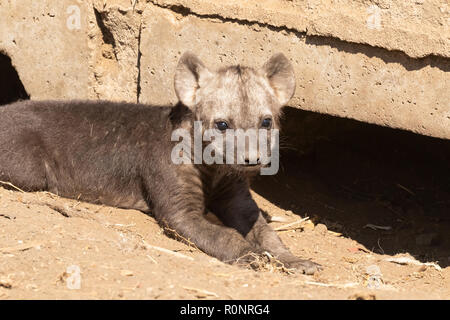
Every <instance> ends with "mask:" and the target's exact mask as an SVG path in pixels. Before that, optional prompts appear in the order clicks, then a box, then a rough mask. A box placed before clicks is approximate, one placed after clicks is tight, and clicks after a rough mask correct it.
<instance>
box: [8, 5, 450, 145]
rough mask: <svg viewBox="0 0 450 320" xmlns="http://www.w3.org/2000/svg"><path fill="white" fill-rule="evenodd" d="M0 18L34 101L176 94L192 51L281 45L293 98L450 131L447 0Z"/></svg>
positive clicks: (88, 10) (248, 59) (15, 9)
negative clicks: (179, 69)
mask: <svg viewBox="0 0 450 320" xmlns="http://www.w3.org/2000/svg"><path fill="white" fill-rule="evenodd" d="M0 17H1V19H0V51H1V52H2V53H3V54H5V55H7V56H8V57H10V58H11V62H12V65H13V66H14V67H15V69H16V70H17V72H18V74H19V76H20V79H21V81H22V83H23V86H24V88H25V89H26V91H27V93H28V94H29V95H30V96H31V98H32V99H47V98H55V99H70V98H89V99H111V100H126V101H135V102H136V101H137V102H144V103H158V104H167V103H173V102H175V100H176V98H175V94H174V91H173V74H174V69H175V65H176V62H177V60H178V58H179V57H180V55H181V54H182V53H183V52H184V51H185V50H190V51H192V52H194V53H196V54H198V55H199V56H200V57H201V58H202V59H203V61H204V62H205V64H207V65H208V66H210V67H211V68H216V67H218V66H220V65H226V64H230V63H243V64H248V65H251V66H255V67H257V66H260V65H262V63H263V62H264V61H266V59H268V58H269V57H270V56H271V55H272V54H273V53H275V52H278V51H282V52H284V53H285V54H286V55H287V56H288V57H289V58H290V60H291V61H292V63H293V65H294V67H295V70H296V75H297V90H296V94H295V97H294V98H293V99H292V100H291V102H290V105H291V106H292V107H296V108H300V109H304V110H311V111H316V112H320V113H327V114H331V115H337V116H341V117H348V118H353V119H357V120H361V121H365V122H369V123H375V124H380V125H383V126H389V127H393V128H402V129H406V130H411V131H413V132H416V133H420V134H425V135H430V136H434V137H440V138H447V139H449V138H450V73H449V72H450V5H449V3H448V1H446V0H429V1H427V0H415V1H393V0H357V1H338V0H335V1H333V0H291V1H288V0H262V1H257V0H253V1H237V0H229V1H223V0H222V1H217V0H192V1H187V0H147V1H143V0H114V1H98V0H89V1H77V0H59V1H56V0H53V1H50V0H46V1H34V2H33V1H31V0H22V1H13V0H9V1H5V0H2V1H0Z"/></svg>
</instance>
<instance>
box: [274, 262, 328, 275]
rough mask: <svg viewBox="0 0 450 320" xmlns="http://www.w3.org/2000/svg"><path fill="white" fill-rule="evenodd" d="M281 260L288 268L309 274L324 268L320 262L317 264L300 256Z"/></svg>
mask: <svg viewBox="0 0 450 320" xmlns="http://www.w3.org/2000/svg"><path fill="white" fill-rule="evenodd" d="M281 262H282V263H283V265H284V266H285V267H286V268H289V269H296V270H297V271H298V272H301V273H304V274H307V275H312V274H314V273H316V271H320V270H322V266H321V265H320V264H317V263H315V262H312V261H310V260H302V259H299V258H295V259H292V258H291V259H288V260H281Z"/></svg>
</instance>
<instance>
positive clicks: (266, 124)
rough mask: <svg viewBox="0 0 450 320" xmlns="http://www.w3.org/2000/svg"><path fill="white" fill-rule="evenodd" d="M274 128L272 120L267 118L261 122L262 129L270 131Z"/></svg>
mask: <svg viewBox="0 0 450 320" xmlns="http://www.w3.org/2000/svg"><path fill="white" fill-rule="evenodd" d="M270 127H272V119H270V118H266V119H264V120H263V121H262V122H261V128H264V129H269V128H270Z"/></svg>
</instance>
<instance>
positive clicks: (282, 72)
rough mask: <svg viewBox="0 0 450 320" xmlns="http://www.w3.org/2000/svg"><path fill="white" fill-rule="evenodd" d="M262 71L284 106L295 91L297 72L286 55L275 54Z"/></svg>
mask: <svg viewBox="0 0 450 320" xmlns="http://www.w3.org/2000/svg"><path fill="white" fill-rule="evenodd" d="M262 72H263V74H264V75H265V76H266V77H267V79H268V80H269V83H270V86H271V87H272V89H273V91H274V92H275V96H276V97H277V98H278V101H279V102H280V104H281V105H282V106H283V105H285V104H286V103H288V101H289V100H290V99H291V98H292V96H293V95H294V92H295V74H294V68H292V65H291V63H290V62H289V60H288V59H287V58H286V57H285V55H284V54H282V53H277V54H275V55H273V56H272V57H271V58H270V59H269V60H268V61H267V62H266V63H265V64H264V66H263V67H262Z"/></svg>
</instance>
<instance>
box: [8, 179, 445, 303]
mask: <svg viewBox="0 0 450 320" xmlns="http://www.w3.org/2000/svg"><path fill="white" fill-rule="evenodd" d="M254 196H255V198H256V199H257V202H258V204H259V205H260V207H261V208H262V209H264V210H265V211H267V212H268V213H269V214H270V215H272V216H276V217H279V218H284V220H285V221H284V222H273V223H272V225H273V227H275V228H279V227H282V226H283V225H286V224H288V223H290V222H295V221H298V220H299V219H300V217H298V216H297V215H295V214H294V213H293V212H292V211H286V210H283V209H281V208H279V207H277V206H275V205H274V204H272V203H271V202H269V201H267V200H266V199H264V198H263V197H261V196H259V195H258V194H256V193H255V194H254ZM55 206H56V207H55ZM52 207H53V208H54V209H52ZM58 207H60V208H64V210H63V211H62V210H60V209H58ZM55 209H56V210H55ZM59 211H61V212H62V213H63V214H64V215H63V214H62V213H61V212H59ZM66 213H69V214H70V216H65V215H66ZM299 226H301V227H299ZM282 230H284V231H279V233H280V236H281V237H282V239H283V240H284V242H285V243H286V244H287V245H288V246H289V247H290V248H291V249H292V251H293V252H294V253H295V254H297V255H299V256H301V257H311V258H313V260H314V261H316V262H318V263H320V264H322V265H323V266H324V269H323V271H321V272H319V273H317V274H315V275H314V276H305V275H300V274H289V272H286V271H283V270H274V269H271V266H270V265H268V266H267V268H266V270H262V271H253V270H248V269H245V268H242V267H238V266H231V265H227V264H224V263H221V262H219V261H218V260H216V259H214V258H211V257H209V256H207V255H205V254H204V253H202V252H200V251H198V250H196V249H195V248H191V247H188V246H186V245H184V244H182V243H180V242H177V241H175V240H172V239H170V238H168V237H166V236H165V235H164V234H163V232H162V230H161V228H160V227H159V226H158V225H157V223H156V222H155V220H154V219H153V218H152V217H150V216H148V215H146V214H143V213H141V212H138V211H133V210H121V209H116V208H110V207H101V206H96V205H92V204H86V203H80V202H77V201H74V200H67V199H63V198H58V197H57V196H54V195H51V194H48V193H33V194H31V193H21V192H18V191H10V190H6V189H3V188H1V189H0V257H1V258H0V298H1V299H24V298H25V299H79V298H82V299H197V298H200V299H205V298H206V299H354V298H366V299H372V298H376V299H393V298H401V299H433V298H434V299H448V298H450V285H449V283H450V268H449V267H446V268H442V269H441V268H440V267H439V265H429V266H425V265H422V266H421V265H415V264H410V265H401V264H398V263H393V262H390V261H389V259H390V258H394V257H409V258H411V261H413V263H415V262H417V263H420V262H419V261H417V260H415V259H414V258H412V257H411V255H409V254H401V255H395V256H392V255H385V254H378V253H375V252H374V251H372V250H370V249H369V248H366V247H364V246H363V245H361V244H360V243H358V242H357V241H355V240H352V239H350V238H348V237H345V236H342V235H340V233H336V232H333V231H329V230H327V227H326V226H325V225H323V224H317V225H315V226H314V224H313V223H312V222H309V221H308V220H307V221H305V222H304V223H299V224H297V225H294V226H291V227H287V228H285V229H282ZM364 232H382V231H375V230H371V229H368V230H365V231H364ZM73 266H76V267H73ZM77 270H79V271H80V283H79V284H80V288H79V289H77V284H78V283H77V282H76V281H74V279H75V278H74V277H75V276H76V273H77Z"/></svg>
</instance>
